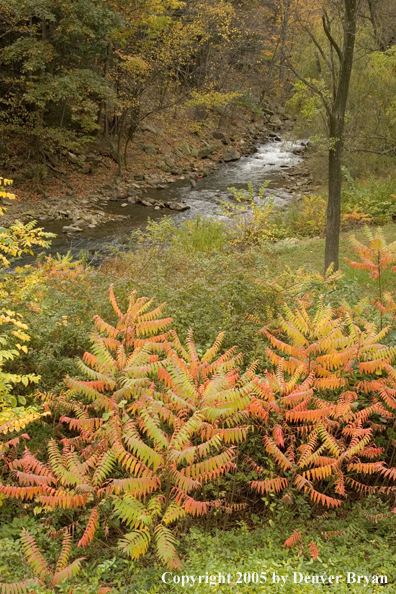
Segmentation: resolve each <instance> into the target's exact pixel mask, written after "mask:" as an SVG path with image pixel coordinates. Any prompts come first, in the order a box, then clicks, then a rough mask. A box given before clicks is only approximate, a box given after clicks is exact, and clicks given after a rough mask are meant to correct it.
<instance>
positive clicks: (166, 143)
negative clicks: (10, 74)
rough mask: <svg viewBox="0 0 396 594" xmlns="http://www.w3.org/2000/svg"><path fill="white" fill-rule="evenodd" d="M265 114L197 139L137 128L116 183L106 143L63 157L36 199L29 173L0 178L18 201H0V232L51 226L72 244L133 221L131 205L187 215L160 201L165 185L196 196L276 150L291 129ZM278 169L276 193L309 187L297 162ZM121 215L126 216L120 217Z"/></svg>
mask: <svg viewBox="0 0 396 594" xmlns="http://www.w3.org/2000/svg"><path fill="white" fill-rule="evenodd" d="M266 111H267V113H266V114H265V116H264V117H263V118H262V119H260V120H259V121H255V122H251V121H250V120H249V119H248V118H245V120H242V121H241V120H239V121H238V123H229V125H227V126H224V127H223V128H222V129H221V130H220V129H218V128H216V129H210V127H208V128H207V129H205V134H202V133H201V134H200V135H197V134H195V133H193V134H191V133H188V134H186V131H185V130H180V131H179V133H178V131H177V129H176V130H175V129H174V128H173V130H169V129H168V130H166V125H164V126H163V127H160V123H158V122H157V123H156V124H154V123H144V122H143V123H142V124H141V125H140V127H139V131H138V134H137V136H136V139H135V142H134V143H133V145H132V147H131V151H132V158H131V164H130V166H129V167H128V170H127V171H126V172H125V173H124V175H122V177H119V176H118V175H117V170H118V164H117V162H116V161H117V159H116V158H115V156H114V154H111V153H112V151H113V153H114V146H113V145H112V144H111V143H109V144H108V145H107V146H106V148H105V149H104V148H103V146H102V147H100V146H98V147H97V148H96V149H94V150H92V152H91V153H88V154H85V155H84V154H74V153H71V152H69V153H68V155H67V157H68V163H67V164H64V165H63V167H62V170H58V169H57V171H61V174H59V173H57V175H56V176H55V177H53V176H51V175H49V176H48V178H47V177H46V178H45V179H44V181H43V183H42V185H41V186H40V187H39V188H38V189H37V190H36V191H32V189H31V188H32V183H31V182H29V181H28V180H27V179H26V176H27V177H29V172H25V174H22V175H20V174H16V175H12V173H10V172H8V171H7V172H5V174H4V176H5V177H13V178H14V180H15V184H14V192H15V193H16V195H17V197H18V199H17V200H16V201H13V202H10V201H8V200H7V199H3V204H4V205H5V206H7V208H8V210H7V214H6V215H5V216H4V217H3V220H2V224H3V225H4V226H8V225H10V224H12V223H13V222H14V221H15V220H21V221H23V222H28V221H29V220H37V221H38V223H39V225H43V226H44V227H45V228H47V227H48V224H49V223H52V224H55V223H56V231H57V232H58V233H59V231H60V230H61V232H62V233H64V234H66V235H68V236H74V235H78V234H80V233H83V232H85V233H90V232H91V233H92V232H94V230H95V229H96V228H97V227H103V226H106V223H111V222H113V224H114V222H117V221H120V222H121V221H123V220H125V219H128V218H132V219H133V218H134V209H133V208H132V209H131V208H130V207H131V206H132V205H138V206H139V208H140V207H141V206H144V207H149V209H150V212H151V211H152V210H153V209H154V210H155V211H163V212H164V213H165V212H168V213H170V212H171V211H178V212H180V211H184V210H186V209H189V208H190V207H189V205H188V204H186V203H185V202H184V200H174V199H170V200H169V199H167V198H166V194H167V193H169V192H167V191H166V189H167V188H169V186H170V185H171V184H174V183H175V182H183V181H184V183H185V184H187V185H189V186H190V187H191V189H197V190H199V188H200V184H201V180H202V179H203V178H205V177H206V176H208V174H210V173H211V172H213V171H215V170H217V169H218V168H219V166H220V165H221V164H222V163H231V162H234V161H238V160H239V159H240V158H241V156H243V155H251V154H253V153H255V152H256V151H257V146H259V145H261V144H263V143H265V142H268V141H271V142H274V143H278V142H281V138H280V134H281V133H283V132H285V131H287V130H290V129H291V128H292V124H293V123H292V122H291V121H290V120H289V119H288V118H287V117H286V116H285V115H284V114H283V113H281V114H279V113H277V114H275V112H274V111H273V110H270V109H268V110H266ZM201 130H202V129H201ZM304 148H305V147H304V145H300V146H298V147H296V148H295V149H293V152H294V153H295V154H296V153H298V154H301V153H302V152H303V151H304ZM281 167H285V170H284V173H283V175H282V178H283V180H284V181H283V188H284V189H285V190H286V191H289V192H290V194H293V195H296V196H298V195H299V194H300V195H301V193H304V192H307V191H309V190H310V189H312V184H313V180H312V179H311V176H310V173H309V171H308V169H307V167H306V166H305V165H304V162H303V161H301V162H300V163H299V165H298V166H297V167H293V169H292V170H290V171H287V170H286V166H283V165H281ZM14 169H15V166H14ZM241 181H245V180H241ZM246 181H247V180H246ZM153 194H154V197H153ZM161 194H163V197H162V196H161ZM127 207H129V208H127ZM121 209H125V212H128V214H123V212H122V211H121V212H120V210H121ZM140 210H141V209H140ZM150 216H151V215H150ZM140 218H141V217H140Z"/></svg>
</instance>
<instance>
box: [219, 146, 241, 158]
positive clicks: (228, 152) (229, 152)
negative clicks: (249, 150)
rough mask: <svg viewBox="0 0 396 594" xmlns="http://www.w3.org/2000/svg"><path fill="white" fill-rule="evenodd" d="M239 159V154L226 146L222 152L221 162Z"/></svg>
mask: <svg viewBox="0 0 396 594" xmlns="http://www.w3.org/2000/svg"><path fill="white" fill-rule="evenodd" d="M240 158H241V153H240V152H239V151H237V150H236V148H235V147H234V146H226V147H225V148H224V150H223V160H224V161H226V162H228V161H238V159H240Z"/></svg>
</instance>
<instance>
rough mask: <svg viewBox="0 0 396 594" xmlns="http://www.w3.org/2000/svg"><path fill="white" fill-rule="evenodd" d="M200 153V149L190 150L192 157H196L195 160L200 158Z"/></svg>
mask: <svg viewBox="0 0 396 594" xmlns="http://www.w3.org/2000/svg"><path fill="white" fill-rule="evenodd" d="M198 152H199V151H198V149H197V148H195V147H194V146H193V147H192V148H191V150H190V153H191V156H192V157H194V159H197V158H198Z"/></svg>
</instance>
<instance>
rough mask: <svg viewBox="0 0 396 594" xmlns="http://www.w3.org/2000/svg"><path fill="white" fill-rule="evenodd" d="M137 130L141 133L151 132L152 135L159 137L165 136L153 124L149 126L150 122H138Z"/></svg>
mask: <svg viewBox="0 0 396 594" xmlns="http://www.w3.org/2000/svg"><path fill="white" fill-rule="evenodd" d="M139 129H140V130H142V131H143V132H146V131H147V132H152V133H153V134H159V135H160V136H165V132H164V131H163V130H161V128H158V126H156V125H155V124H151V123H150V122H140V124H139Z"/></svg>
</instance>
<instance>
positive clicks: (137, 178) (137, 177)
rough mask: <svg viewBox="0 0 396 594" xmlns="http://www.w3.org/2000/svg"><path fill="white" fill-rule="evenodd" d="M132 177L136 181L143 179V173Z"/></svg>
mask: <svg viewBox="0 0 396 594" xmlns="http://www.w3.org/2000/svg"><path fill="white" fill-rule="evenodd" d="M133 179H135V180H136V181H143V180H144V175H134V176H133Z"/></svg>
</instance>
